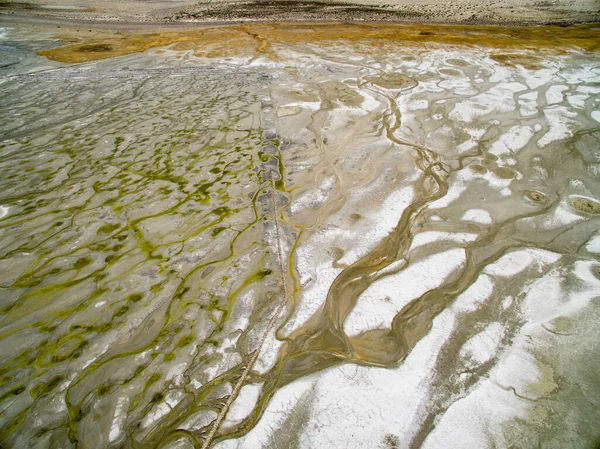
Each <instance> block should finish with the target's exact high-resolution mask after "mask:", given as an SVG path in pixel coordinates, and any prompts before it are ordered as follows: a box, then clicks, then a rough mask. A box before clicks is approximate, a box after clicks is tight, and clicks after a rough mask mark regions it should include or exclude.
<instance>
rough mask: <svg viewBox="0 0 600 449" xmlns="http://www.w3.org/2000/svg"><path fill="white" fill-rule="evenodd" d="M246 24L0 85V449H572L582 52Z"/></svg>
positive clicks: (586, 420) (591, 252) (596, 98)
mask: <svg viewBox="0 0 600 449" xmlns="http://www.w3.org/2000/svg"><path fill="white" fill-rule="evenodd" d="M260 33H261V31H260V30H259V31H257V32H256V33H255V34H252V35H251V37H250V38H249V39H250V41H251V42H252V43H253V44H252V45H249V44H248V42H247V41H246V40H243V41H239V40H236V39H238V38H237V37H231V36H229V37H228V39H229V38H231V39H232V41H231V46H232V47H233V46H235V45H240V46H241V47H243V48H244V50H243V51H242V52H241V53H242V55H237V56H235V58H232V57H225V56H223V52H222V49H223V45H226V43H227V41H225V42H217V43H215V42H213V41H211V42H210V43H207V44H206V46H205V47H202V52H201V54H199V53H198V52H199V50H198V48H199V47H198V46H192V47H189V46H188V47H189V48H188V47H186V46H185V45H183V46H182V45H180V44H175V45H173V46H171V47H167V48H166V49H157V50H150V51H148V52H146V53H144V54H139V55H129V56H122V57H120V58H113V59H106V60H105V61H102V62H94V63H90V64H84V65H82V66H64V65H61V64H55V63H49V62H47V61H46V60H43V59H41V58H38V57H35V56H34V55H33V54H30V53H27V52H26V51H25V50H23V49H22V46H21V47H19V48H21V50H20V51H22V53H20V54H18V55H17V56H18V57H17V59H19V60H20V61H21V62H20V63H19V64H20V65H19V64H16V65H15V64H13V65H11V66H10V67H7V68H5V69H3V70H5V72H3V73H2V76H3V78H2V84H1V85H0V89H2V93H3V95H2V100H0V102H1V103H0V107H1V108H2V116H3V117H10V120H5V121H4V122H3V123H2V129H1V132H2V142H1V143H0V154H1V159H0V164H1V166H2V169H1V170H2V177H1V178H0V184H1V187H2V188H1V189H0V192H1V193H0V233H1V234H0V235H1V240H0V246H1V247H0V251H1V253H0V256H1V259H0V267H1V270H0V272H1V273H2V274H1V275H0V276H1V277H0V282H1V285H0V298H1V300H2V304H1V306H2V316H1V317H0V338H1V339H2V345H1V348H0V357H1V359H0V363H1V368H0V370H1V373H0V376H1V379H2V381H1V386H0V388H1V390H0V398H1V399H0V400H1V402H0V407H1V410H2V416H1V417H0V422H1V424H0V426H1V428H2V430H1V431H0V442H1V443H2V444H3V445H5V446H6V447H93V448H100V447H107V448H108V447H144V448H146V447H156V448H171V447H172V448H175V447H177V448H186V447H209V446H214V447H219V448H229V447H244V448H252V447H306V448H309V447H357V448H358V447H421V446H423V447H442V446H443V447H449V446H452V447H458V446H461V447H463V446H464V447H481V444H482V443H481V441H487V444H489V445H496V446H498V447H508V446H510V445H514V444H521V443H522V442H523V441H526V442H527V444H529V446H527V444H526V446H527V447H537V446H539V445H542V446H544V447H549V446H552V445H553V444H557V443H556V442H557V441H562V440H563V439H564V438H571V437H573V438H576V439H577V440H578V441H581V444H582V445H585V444H591V443H592V442H593V441H594V440H595V439H596V438H598V436H599V435H597V430H595V427H594V426H593V425H592V423H594V422H596V421H597V418H598V416H597V415H598V410H597V409H594V407H593V403H594V402H593V400H591V399H590V398H594V397H595V398H597V395H598V394H600V393H599V385H598V381H597V380H596V379H595V376H594V375H593V373H594V372H597V368H598V366H597V362H595V360H599V359H598V357H592V356H591V355H599V354H598V352H599V345H598V331H597V329H596V327H595V326H594V322H595V320H596V319H597V318H598V313H599V310H598V307H599V306H600V304H599V303H598V301H597V299H595V298H597V297H598V295H599V293H600V264H598V254H599V253H600V246H599V243H598V242H600V235H598V234H597V229H598V224H599V220H598V217H599V216H600V202H599V198H600V184H599V183H598V174H599V171H598V167H599V165H598V164H599V163H600V156H599V155H598V151H597V148H598V143H599V142H598V139H599V138H600V128H599V126H598V125H599V122H598V120H600V112H598V110H599V103H600V88H599V87H598V81H600V61H598V57H597V54H594V53H589V52H584V51H571V52H570V53H564V54H550V53H547V54H544V55H543V57H542V56H540V55H537V54H535V53H528V52H526V51H523V52H522V54H518V55H517V54H516V53H515V52H508V51H506V49H504V50H502V51H500V50H498V49H494V48H483V47H481V48H474V47H459V46H456V45H454V46H449V45H444V44H443V43H439V42H437V43H435V44H431V45H427V46H426V45H421V46H419V45H415V44H413V45H411V46H410V48H409V47H403V46H401V45H397V44H395V45H392V44H390V43H387V44H386V45H375V44H374V43H373V42H372V41H368V42H367V41H365V42H363V43H360V42H356V41H350V40H343V39H341V40H338V41H336V42H335V43H331V42H327V43H324V42H316V41H312V42H306V43H303V42H298V41H293V40H290V39H284V38H281V39H278V40H275V39H272V40H269V39H268V38H266V37H264V36H262V35H261V34H260ZM246 34H247V35H249V34H248V33H246ZM9 37H10V36H9ZM178 42H183V41H181V40H180V41H178ZM7 45H8V46H10V41H8V42H7ZM90 45H91V44H90ZM94 45H99V44H94ZM106 45H107V46H109V47H110V48H111V49H112V48H113V46H114V43H108V44H106ZM186 45H188V44H186ZM254 45H256V47H255V46H254ZM211 46H214V47H215V49H216V50H215V52H214V54H212V55H211V48H212V47H211ZM15 48H17V47H16V46H15ZM94 48H96V47H94ZM107 48H108V47H107ZM15 51H17V50H15ZM13 59H14V58H13ZM25 68H26V69H25ZM32 68H37V70H31V69H32ZM582 345H583V347H585V351H574V348H575V347H582ZM557 354H559V356H557ZM581 385H585V386H586V390H585V391H587V392H588V393H586V394H584V393H583V391H584V390H582V389H580V386H581ZM590 392H591V393H590ZM565 416H566V417H567V418H565ZM465 417H467V418H465ZM565 419H567V421H568V425H558V423H559V420H561V421H560V422H563V421H564V420H565ZM341 429H342V430H341ZM548 429H552V430H548ZM574 429H575V430H574ZM482 439H483V440H482ZM518 442H521V443H518Z"/></svg>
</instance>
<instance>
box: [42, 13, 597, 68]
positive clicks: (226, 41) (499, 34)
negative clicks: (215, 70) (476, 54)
mask: <svg viewBox="0 0 600 449" xmlns="http://www.w3.org/2000/svg"><path fill="white" fill-rule="evenodd" d="M596 28H597V25H594V24H585V25H575V26H569V27H560V26H535V27H522V28H509V27H501V26H457V25H419V24H349V23H318V24H304V23H268V24H267V23H260V24H248V25H233V26H218V27H209V28H202V29H197V30H192V31H184V32H165V33H150V34H144V33H139V32H132V33H129V34H121V33H117V32H114V33H110V32H96V33H94V35H92V36H91V37H88V38H85V39H81V38H80V37H78V36H77V35H76V33H74V32H70V31H67V32H63V34H62V35H61V36H59V38H61V39H63V40H65V41H67V42H68V44H67V45H65V46H62V47H58V48H53V49H50V50H43V51H41V52H39V54H40V55H42V56H46V57H47V58H49V59H53V60H56V61H61V62H71V63H77V62H87V61H96V60H100V59H106V58H111V57H114V56H122V55H127V54H131V53H139V52H143V51H145V50H148V49H150V48H156V47H163V46H167V45H173V49H176V50H193V51H194V53H195V54H196V55H197V56H207V57H232V56H250V55H253V54H254V52H255V51H258V52H260V53H262V54H269V53H271V46H272V45H274V44H296V43H320V44H323V43H328V42H331V43H335V42H352V43H356V44H358V46H363V45H364V46H366V47H368V46H370V45H371V44H374V43H377V45H378V46H383V45H403V46H411V45H422V44H424V43H430V44H436V43H439V44H446V45H448V44H449V45H461V46H464V45H467V46H482V47H487V48H491V47H493V48H496V49H500V50H503V51H510V49H513V48H514V49H519V51H523V50H527V49H529V48H531V49H536V51H540V50H543V51H548V52H562V51H565V50H567V49H571V48H578V49H581V50H585V51H595V50H598V49H600V33H598V32H597V31H596ZM519 58H520V57H519V55H518V54H517V53H515V54H511V53H508V54H502V55H499V56H498V59H499V60H500V62H506V63H518V62H519ZM528 59H529V58H528Z"/></svg>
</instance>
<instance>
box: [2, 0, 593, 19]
mask: <svg viewBox="0 0 600 449" xmlns="http://www.w3.org/2000/svg"><path fill="white" fill-rule="evenodd" d="M0 15H10V16H12V18H13V19H14V20H18V21H22V20H23V16H27V17H34V16H41V17H46V18H67V19H76V20H83V21H90V20H91V21H97V20H99V21H126V22H179V21H186V22H189V21H194V22H197V21H240V20H252V21H256V20H258V21H262V20H268V21H270V20H275V21H290V20H291V21H296V20H298V21H323V20H325V21H337V20H341V21H347V20H365V21H408V22H432V23H480V24H481V23H490V24H492V23H493V24H516V23H519V24H536V23H579V22H595V21H598V20H599V18H600V12H599V5H598V2H597V1H595V0H576V1H567V0H525V1H521V0H502V1H491V0H483V1H474V0H471V1H469V0H467V1H465V0H462V1H450V0H386V1H385V3H382V2H379V1H377V0H354V1H351V2H330V1H324V2H313V1H305V2H290V1H286V0H276V1H272V0H269V1H226V2H222V1H201V2H197V1H190V0H188V1H184V0H174V1H156V2H145V1H107V2H102V3H100V4H99V3H98V2H95V1H91V0H32V1H28V2H0ZM9 20H10V19H9ZM5 21H6V18H5Z"/></svg>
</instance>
